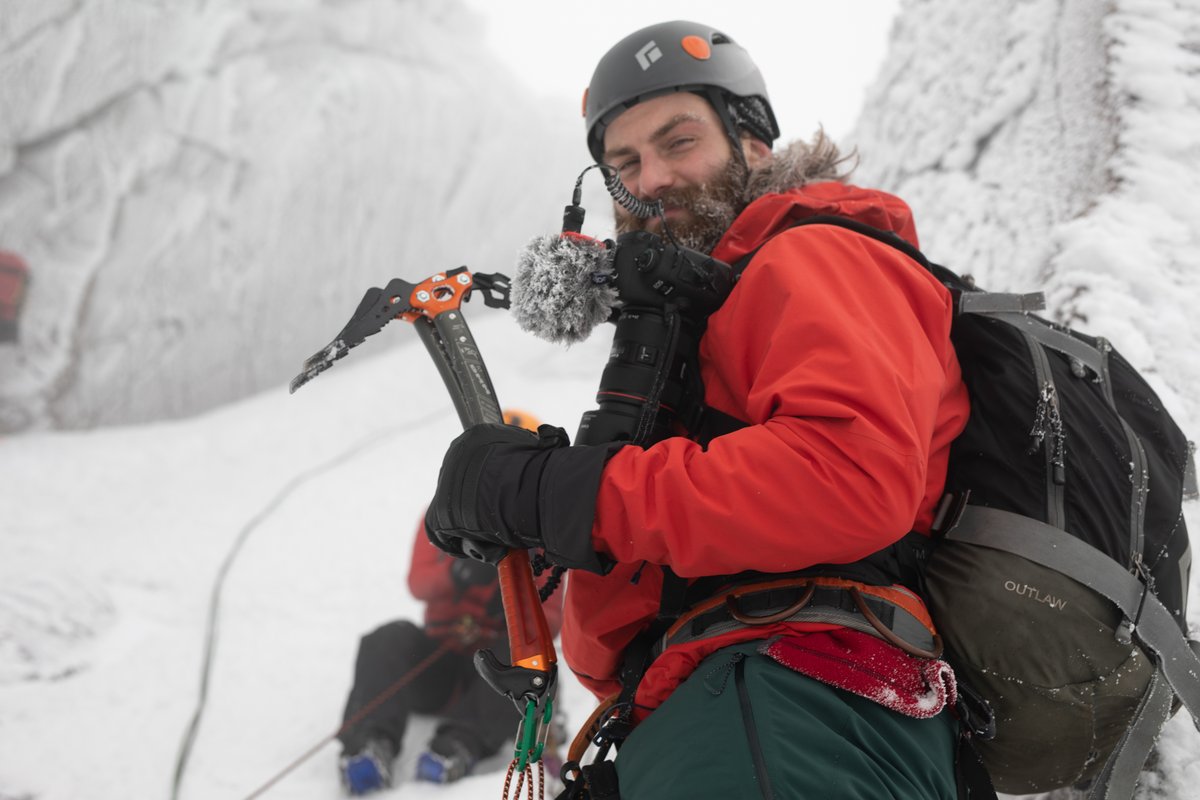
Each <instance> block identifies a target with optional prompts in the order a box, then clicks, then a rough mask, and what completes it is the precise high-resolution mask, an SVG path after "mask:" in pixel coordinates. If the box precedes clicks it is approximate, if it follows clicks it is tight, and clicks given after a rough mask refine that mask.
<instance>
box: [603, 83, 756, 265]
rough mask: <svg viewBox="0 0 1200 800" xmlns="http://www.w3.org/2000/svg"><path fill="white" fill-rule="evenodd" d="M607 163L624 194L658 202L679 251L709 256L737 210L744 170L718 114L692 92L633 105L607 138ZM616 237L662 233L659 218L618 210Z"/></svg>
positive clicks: (670, 95)
mask: <svg viewBox="0 0 1200 800" xmlns="http://www.w3.org/2000/svg"><path fill="white" fill-rule="evenodd" d="M604 161H605V163H607V164H611V165H613V166H614V167H616V168H617V169H618V170H619V171H620V174H621V181H622V183H624V184H625V188H626V189H628V190H629V191H630V192H632V193H633V194H634V195H635V196H637V197H639V198H641V199H643V200H651V201H652V200H662V201H663V205H664V207H665V209H666V219H667V225H668V226H669V227H670V229H671V233H672V234H673V235H674V236H675V238H676V239H677V240H678V241H679V242H680V243H681V244H683V245H684V246H686V247H691V248H692V249H695V250H700V251H702V252H710V251H711V250H712V248H713V247H714V246H716V243H717V241H718V240H719V239H720V238H721V235H722V234H724V232H725V230H726V229H728V227H729V226H730V225H731V224H732V223H733V220H734V219H735V218H736V217H737V215H738V213H739V212H740V211H741V210H742V207H743V205H744V202H745V201H744V199H743V196H742V193H743V189H744V187H745V185H746V167H745V166H744V165H743V164H742V162H741V160H740V159H737V158H734V157H733V148H732V146H731V144H730V142H729V137H728V136H726V135H725V128H724V127H723V126H722V125H721V120H720V118H719V117H718V116H717V112H716V111H714V110H713V107H712V106H711V105H709V104H708V101H706V100H704V99H703V98H701V97H699V96H697V95H694V94H692V93H690V92H675V93H673V94H666V95H661V96H659V97H655V98H653V99H651V100H646V101H645V102H642V103H638V104H637V105H635V106H633V107H632V108H630V109H628V110H627V111H625V112H623V113H622V114H621V115H620V116H619V117H617V118H616V119H615V120H614V121H613V122H612V124H610V125H609V126H608V129H607V130H606V131H605V133H604ZM615 213H616V221H617V232H618V233H625V232H627V231H631V230H648V231H650V232H652V233H661V232H662V231H661V228H662V220H661V219H660V218H658V217H652V218H651V219H648V220H642V219H638V218H637V217H634V216H633V215H631V214H630V213H629V212H628V211H626V210H625V209H624V208H622V207H620V206H616V208H615Z"/></svg>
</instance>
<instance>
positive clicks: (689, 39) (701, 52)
mask: <svg viewBox="0 0 1200 800" xmlns="http://www.w3.org/2000/svg"><path fill="white" fill-rule="evenodd" d="M679 44H680V45H682V46H683V52H685V53H687V54H688V55H689V56H691V57H692V58H694V59H696V60H697V61H707V60H708V57H709V56H711V55H712V48H711V47H709V45H708V42H707V41H705V40H704V39H702V38H700V37H699V36H685V37H683V39H681V40H680V42H679Z"/></svg>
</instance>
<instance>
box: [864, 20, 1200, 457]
mask: <svg viewBox="0 0 1200 800" xmlns="http://www.w3.org/2000/svg"><path fill="white" fill-rule="evenodd" d="M935 20H936V23H933V22H932V21H935ZM1197 130H1200V5H1198V4H1196V3H1189V2H1178V1H1177V0H1114V2H1107V3H1097V2H1094V0H1003V1H1002V2H993V3H977V4H963V3H960V2H954V1H953V0H906V2H905V3H904V5H903V6H902V9H901V12H900V15H899V17H898V18H897V21H896V26H895V29H894V30H893V35H892V43H891V53H890V54H889V57H888V62H887V64H886V66H885V67H884V70H883V73H882V74H881V75H880V77H879V79H878V80H877V82H876V83H875V85H874V86H873V87H872V88H871V89H870V90H869V91H868V94H867V100H866V103H865V105H864V108H863V115H862V117H861V118H860V120H859V123H858V126H857V128H856V131H855V135H854V139H855V143H856V144H857V145H858V147H859V150H860V153H861V155H862V159H863V166H862V169H861V170H860V172H859V173H858V175H857V178H858V179H859V180H862V181H863V182H865V183H868V184H874V185H880V186H882V187H884V188H887V189H890V190H892V191H895V192H897V193H898V194H900V195H901V196H903V197H904V198H905V199H907V200H908V201H909V203H911V204H912V205H913V207H914V210H915V211H916V214H917V223H918V228H919V230H921V231H922V235H923V241H922V244H923V246H924V248H925V250H926V252H928V253H929V254H930V256H931V257H932V258H934V260H938V261H941V263H945V264H946V265H948V266H951V267H955V268H957V269H958V271H960V272H969V273H971V274H973V275H975V277H976V278H977V279H978V280H979V283H980V285H981V286H984V287H985V288H990V289H997V290H1004V289H1009V290H1022V291H1028V290H1032V289H1037V288H1044V289H1046V291H1047V301H1048V305H1049V306H1050V308H1051V309H1052V310H1054V312H1055V316H1056V318H1057V319H1058V320H1059V321H1062V322H1067V323H1069V324H1072V325H1077V326H1079V327H1080V328H1081V329H1082V330H1084V331H1088V332H1099V333H1102V334H1103V335H1105V336H1106V337H1108V338H1109V339H1110V340H1112V341H1113V343H1114V344H1115V346H1116V347H1117V348H1118V349H1119V350H1121V351H1122V352H1123V353H1124V355H1125V356H1126V357H1127V358H1129V359H1130V360H1131V361H1132V362H1133V363H1134V364H1136V365H1137V366H1138V367H1140V368H1142V369H1144V370H1147V371H1149V372H1150V373H1151V375H1152V380H1154V381H1155V384H1154V385H1155V389H1156V390H1158V391H1159V392H1160V393H1161V394H1162V395H1164V397H1163V399H1164V401H1165V402H1167V403H1168V404H1169V405H1170V406H1171V408H1172V410H1173V411H1175V412H1176V413H1177V414H1179V415H1182V416H1181V418H1180V420H1179V421H1180V422H1181V424H1183V425H1184V427H1185V430H1189V431H1193V432H1197V431H1200V428H1198V427H1197V424H1195V423H1200V391H1197V390H1198V389H1200V359H1197V358H1196V352H1197V349H1198V347H1200V325H1197V324H1196V321H1195V316H1194V313H1193V312H1194V301H1195V299H1196V297H1197V292H1198V289H1200V269H1197V267H1200V223H1198V221H1200V140H1198V139H1197V138H1196V136H1195V135H1194V134H1193V133H1190V132H1192V131H1197ZM1196 435H1200V433H1197V434H1196Z"/></svg>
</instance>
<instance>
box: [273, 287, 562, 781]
mask: <svg viewBox="0 0 1200 800" xmlns="http://www.w3.org/2000/svg"><path fill="white" fill-rule="evenodd" d="M476 290H478V291H480V292H481V293H482V294H483V298H484V303H485V304H486V305H488V306H490V307H492V308H508V307H509V283H508V278H507V277H505V276H504V275H500V274H482V273H480V274H477V275H476V274H473V273H471V271H470V270H468V269H467V268H466V267H459V268H457V269H453V270H450V271H448V272H446V273H438V274H436V275H433V276H431V277H429V278H426V279H425V280H423V281H421V282H420V283H416V284H413V283H409V282H408V281H405V280H402V279H400V278H393V279H392V280H391V281H389V282H388V284H387V285H386V286H385V287H384V288H382V289H380V288H377V287H374V288H371V289H368V290H367V293H366V294H365V295H364V296H363V299H362V300H361V301H360V302H359V304H358V308H357V309H356V310H355V312H354V315H353V316H352V317H351V318H350V321H349V322H348V323H346V326H345V327H344V328H342V330H341V332H340V333H338V335H337V336H336V337H335V338H334V340H333V341H332V342H330V343H329V344H328V345H326V346H325V347H324V348H322V349H321V350H320V351H318V352H317V353H315V354H313V355H312V356H311V357H310V358H309V359H308V360H306V361H305V362H304V370H303V371H302V372H301V373H300V374H299V375H297V376H296V377H295V378H294V379H292V382H291V391H293V392H295V391H296V390H297V389H299V388H300V387H301V386H303V385H304V384H306V383H308V382H309V381H310V380H312V379H313V378H314V377H316V376H317V375H319V374H321V373H322V372H324V371H325V370H327V369H329V368H330V367H331V366H333V362H334V361H337V360H338V359H340V358H342V357H344V356H345V355H346V354H347V353H348V352H349V351H350V350H351V348H353V347H356V346H357V345H359V344H362V342H363V341H364V340H365V339H366V338H367V337H368V336H372V335H374V334H376V333H378V332H379V331H380V330H381V329H382V328H383V326H384V325H386V324H387V323H389V322H391V321H392V320H393V319H397V318H399V319H402V320H404V321H405V322H409V323H412V325H413V327H415V328H416V330H417V335H418V336H420V337H421V341H422V343H424V345H425V349H426V350H428V351H429V354H430V356H431V357H432V358H433V362H434V364H435V365H436V366H437V369H438V373H439V374H440V375H441V376H442V381H443V382H444V383H445V384H446V389H447V390H448V391H449V392H450V397H451V399H452V400H453V402H454V408H455V410H456V411H457V412H458V417H459V421H460V422H462V424H463V427H464V428H465V427H470V426H471V425H478V424H482V423H500V422H502V421H503V415H502V412H501V409H500V404H499V402H498V401H497V399H496V391H495V389H494V387H493V386H492V380H491V377H490V376H489V374H488V371H487V367H486V366H485V365H484V363H483V357H482V355H481V354H480V352H479V348H478V346H477V345H476V343H475V337H474V336H472V335H471V330H470V328H468V327H467V322H466V320H465V319H464V318H463V314H462V303H463V301H464V300H467V299H468V298H469V297H470V295H471V293H472V292H473V291H476ZM467 552H468V553H470V552H471V551H470V549H469V547H468V550H467ZM496 569H497V570H498V571H499V581H500V596H501V600H502V603H503V606H504V619H505V623H506V625H507V628H508V644H509V653H510V654H511V658H512V663H511V664H505V663H504V662H502V661H501V660H500V659H499V658H498V657H497V656H496V655H495V653H493V652H492V651H491V650H486V649H485V650H479V651H478V652H476V653H475V668H476V669H477V670H478V671H479V674H480V675H481V676H482V677H483V679H484V680H486V681H487V682H488V684H489V685H491V686H492V688H494V689H495V690H496V691H498V692H500V693H501V694H503V695H505V696H507V697H508V698H510V699H511V700H512V701H513V702H514V703H515V704H516V706H517V709H518V711H520V712H521V714H522V718H521V723H520V727H519V728H518V731H517V741H516V747H515V750H514V753H513V761H512V764H511V765H510V766H509V769H508V776H507V778H506V780H505V784H504V797H505V798H508V797H509V789H510V785H511V782H512V778H513V776H514V774H515V775H517V776H518V778H517V783H516V796H517V797H519V796H520V793H521V788H522V785H523V784H524V783H525V781H526V779H527V780H528V785H527V789H528V796H529V797H530V798H532V797H533V791H534V789H533V785H534V780H533V769H532V765H533V764H535V763H536V764H538V768H539V774H541V757H542V751H543V749H544V747H545V743H546V737H547V735H548V733H549V729H550V722H551V719H552V717H553V714H554V696H555V691H556V688H557V686H556V676H557V656H556V654H555V652H554V641H553V638H552V637H551V635H550V626H549V625H548V624H547V622H546V616H545V614H544V613H543V611H542V601H541V597H540V596H539V594H538V589H537V585H536V584H535V583H534V580H533V570H532V568H531V567H530V563H529V555H528V553H527V552H526V551H525V550H510V551H509V552H508V554H507V555H505V556H504V557H503V558H502V559H501V560H500V562H499V563H498V564H497V565H496ZM538 783H539V786H540V787H541V789H540V791H542V792H544V781H542V780H540V781H539V782H538Z"/></svg>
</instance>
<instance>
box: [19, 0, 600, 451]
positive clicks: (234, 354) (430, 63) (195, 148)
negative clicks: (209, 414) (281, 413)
mask: <svg viewBox="0 0 1200 800" xmlns="http://www.w3.org/2000/svg"><path fill="white" fill-rule="evenodd" d="M481 43H482V32H481V30H480V28H479V23H478V22H477V21H476V20H475V18H474V17H473V16H471V15H470V13H469V12H467V11H466V10H465V9H463V8H462V7H460V5H459V4H458V3H457V2H446V1H445V0H408V2H394V1H393V0H343V1H342V2H318V0H307V1H303V0H292V1H290V2H272V1H271V0H257V1H256V2H247V1H246V0H219V1H218V2H213V0H207V1H205V0H190V1H188V2H173V3H127V2H123V0H84V1H83V2H78V1H76V2H67V1H66V0H62V2H51V1H50V0H46V2H38V3H28V2H23V0H0V109H2V110H3V111H2V113H0V247H3V248H5V249H9V250H13V251H15V252H17V253H20V254H21V255H22V256H23V257H24V258H25V259H26V260H27V261H28V262H29V264H30V273H31V285H30V288H29V293H28V298H27V301H26V304H25V309H24V312H23V315H22V319H21V324H20V342H19V344H16V345H12V344H9V345H0V431H6V430H7V431H13V430H21V429H25V428H31V427H32V428H39V427H62V428H78V427H89V426H94V425H104V424H114V423H131V422H142V421H147V420H154V419H161V418H169V417H178V416H182V415H188V414H192V413H195V412H198V411H201V410H204V409H207V408H210V407H213V406H216V405H218V404H221V403H225V402H228V401H230V400H234V399H237V398H239V397H243V396H246V395H248V394H251V393H254V392H257V391H261V390H263V389H265V388H268V387H271V386H275V385H277V386H279V387H280V390H281V391H282V390H283V389H282V387H283V386H285V385H286V383H287V380H288V378H290V377H291V376H292V375H293V374H295V373H296V372H297V371H298V369H299V366H300V364H301V362H302V361H303V359H304V358H305V357H306V356H308V355H309V354H311V353H312V352H313V351H315V350H316V349H318V348H319V347H320V346H321V345H322V344H324V343H325V342H327V341H328V340H329V339H331V338H332V337H333V335H334V334H335V333H336V332H337V331H338V330H339V329H340V328H341V326H342V325H343V324H344V323H345V322H346V320H347V319H349V316H350V314H351V312H352V311H353V310H354V308H355V305H356V304H357V302H358V299H359V297H360V296H361V294H362V292H363V291H365V290H366V289H367V288H368V287H369V286H373V285H382V284H383V283H384V282H386V281H387V280H388V279H389V278H392V277H406V278H419V277H424V276H425V275H428V274H432V273H433V272H436V271H438V270H442V269H447V268H451V267H455V266H458V265H460V264H464V263H465V264H469V265H470V266H471V267H472V268H474V269H479V270H483V271H493V270H500V271H507V270H510V269H511V266H512V264H513V262H514V259H515V255H516V253H517V252H518V251H519V249H520V247H521V245H522V244H523V243H524V242H525V241H527V240H528V239H529V237H530V236H532V235H535V234H538V233H544V232H547V231H548V230H552V229H553V226H555V225H556V223H557V217H558V215H559V213H560V212H561V204H558V203H556V202H554V201H553V200H549V199H548V198H555V197H561V198H562V200H563V202H564V203H565V201H566V200H567V199H569V192H570V181H571V180H573V178H574V177H575V175H576V174H577V173H578V171H579V170H580V169H581V168H582V166H585V165H586V163H587V157H586V151H585V150H584V149H583V147H582V145H581V144H580V142H581V132H580V130H579V128H578V125H577V123H576V121H575V120H564V119H553V120H552V119H545V118H544V116H543V115H542V114H541V112H540V110H539V109H538V108H537V107H536V106H535V105H534V104H533V102H532V101H531V100H529V99H528V98H527V97H525V96H524V95H525V94H526V93H525V92H524V91H522V90H521V89H519V88H518V87H516V86H515V83H514V80H513V79H512V78H510V77H509V76H508V75H507V74H506V73H505V72H504V71H503V69H502V68H500V67H499V66H498V65H497V63H496V62H495V61H494V60H493V57H492V56H490V55H488V54H485V53H483V52H482V50H483V47H482V44H481ZM464 109H469V110H470V113H464ZM572 123H575V124H572Z"/></svg>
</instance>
